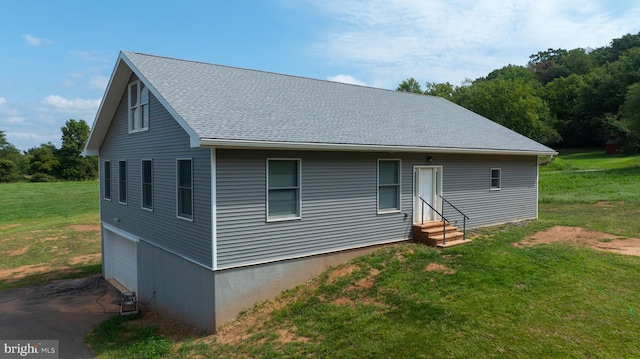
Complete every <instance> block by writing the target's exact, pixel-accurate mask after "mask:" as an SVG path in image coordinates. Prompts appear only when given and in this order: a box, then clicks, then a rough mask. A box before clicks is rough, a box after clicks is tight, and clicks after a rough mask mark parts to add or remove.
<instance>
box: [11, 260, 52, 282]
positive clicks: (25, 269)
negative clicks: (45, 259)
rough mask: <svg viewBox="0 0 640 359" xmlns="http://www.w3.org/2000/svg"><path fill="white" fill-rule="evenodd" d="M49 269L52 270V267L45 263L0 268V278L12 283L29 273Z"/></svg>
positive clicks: (42, 271)
mask: <svg viewBox="0 0 640 359" xmlns="http://www.w3.org/2000/svg"><path fill="white" fill-rule="evenodd" d="M50 270H52V268H51V267H50V266H49V265H48V264H45V263H40V264H32V265H26V266H20V267H16V268H9V269H0V279H2V280H6V281H7V282H8V283H13V282H15V281H17V280H18V279H22V278H24V277H26V276H28V275H30V274H37V273H44V272H48V271H50Z"/></svg>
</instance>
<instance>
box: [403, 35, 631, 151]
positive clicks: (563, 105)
mask: <svg viewBox="0 0 640 359" xmlns="http://www.w3.org/2000/svg"><path fill="white" fill-rule="evenodd" d="M397 90H398V91H406V92H413V93H419V94H425V95H432V96H440V97H444V98H446V99H448V100H451V101H453V102H455V103H457V104H459V105H461V106H463V107H465V108H467V109H469V110H471V111H473V112H476V113H478V114H480V115H482V116H485V117H487V118H489V119H491V120H493V121H495V122H497V123H499V124H501V125H503V126H506V127H508V128H510V129H512V130H514V131H516V132H518V133H520V134H523V135H525V136H527V137H530V138H532V139H534V140H536V141H538V142H541V143H544V144H547V145H551V146H556V147H602V146H603V145H604V143H605V142H606V141H607V140H614V141H616V142H617V143H618V144H619V145H620V146H621V147H622V148H623V149H624V150H625V151H627V152H634V153H637V152H638V150H639V149H640V33H638V34H636V35H632V34H627V35H625V36H623V37H621V38H618V39H614V40H612V41H611V43H610V44H609V45H608V46H604V47H601V48H597V49H583V48H577V49H573V50H564V49H548V50H546V51H540V52H538V53H536V54H533V55H531V56H530V61H529V62H528V64H527V65H526V66H516V65H507V66H504V67H502V68H500V69H496V70H494V71H492V72H490V73H489V74H488V75H487V76H486V77H480V78H478V79H475V80H470V79H467V80H466V81H465V82H464V83H462V84H461V85H460V86H454V85H452V84H450V83H448V82H445V83H430V82H427V83H426V84H425V88H424V89H423V88H422V87H421V86H420V84H419V83H418V81H416V80H415V79H414V78H409V79H407V80H404V81H402V83H400V85H399V86H398V88H397Z"/></svg>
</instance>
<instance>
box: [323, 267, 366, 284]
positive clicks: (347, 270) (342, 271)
mask: <svg viewBox="0 0 640 359" xmlns="http://www.w3.org/2000/svg"><path fill="white" fill-rule="evenodd" d="M358 268H359V267H358V266H357V265H355V264H352V265H349V266H345V267H342V268H338V269H336V270H334V271H333V272H331V274H329V278H328V279H327V284H331V283H333V282H334V281H335V280H336V279H338V278H340V277H344V276H345V275H349V274H351V273H353V271H355V270H356V269H358Z"/></svg>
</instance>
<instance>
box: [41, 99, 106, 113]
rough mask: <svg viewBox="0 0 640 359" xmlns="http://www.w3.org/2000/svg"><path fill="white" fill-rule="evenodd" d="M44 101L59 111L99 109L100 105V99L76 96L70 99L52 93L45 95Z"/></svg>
mask: <svg viewBox="0 0 640 359" xmlns="http://www.w3.org/2000/svg"><path fill="white" fill-rule="evenodd" d="M42 103H43V104H45V105H47V106H50V107H51V108H52V109H54V110H57V111H97V110H98V106H100V99H97V100H90V99H81V98H76V99H73V100H69V99H66V98H64V97H60V96H58V95H51V96H47V97H45V98H44V99H43V100H42Z"/></svg>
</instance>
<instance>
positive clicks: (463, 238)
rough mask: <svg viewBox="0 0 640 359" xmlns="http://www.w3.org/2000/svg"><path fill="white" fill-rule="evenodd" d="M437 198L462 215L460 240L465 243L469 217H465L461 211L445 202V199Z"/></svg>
mask: <svg viewBox="0 0 640 359" xmlns="http://www.w3.org/2000/svg"><path fill="white" fill-rule="evenodd" d="M438 197H440V198H441V199H442V200H443V201H445V202H447V204H449V205H450V206H451V207H453V209H455V210H456V211H458V213H460V214H461V215H462V240H464V241H466V240H467V219H469V217H467V215H466V214H464V213H462V211H461V210H459V209H458V207H456V206H454V205H453V203H451V202H449V201H447V199H446V198H444V197H442V196H441V195H438ZM443 208H444V206H443ZM442 212H444V209H443V210H442Z"/></svg>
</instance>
